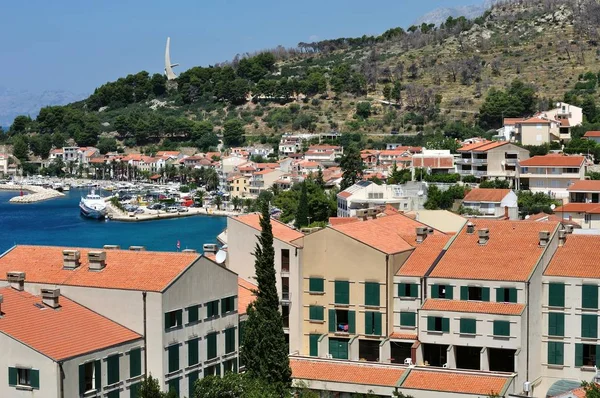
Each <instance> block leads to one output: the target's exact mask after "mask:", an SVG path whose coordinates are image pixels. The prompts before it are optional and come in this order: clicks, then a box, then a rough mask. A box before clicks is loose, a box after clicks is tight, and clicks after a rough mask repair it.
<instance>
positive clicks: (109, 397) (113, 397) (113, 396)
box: [106, 388, 120, 398]
mask: <svg viewBox="0 0 600 398" xmlns="http://www.w3.org/2000/svg"><path fill="white" fill-rule="evenodd" d="M119 397H120V391H119V389H118V388H117V389H115V390H112V391H110V392H109V393H108V394H106V398H119Z"/></svg>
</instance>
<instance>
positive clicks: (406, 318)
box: [400, 312, 417, 326]
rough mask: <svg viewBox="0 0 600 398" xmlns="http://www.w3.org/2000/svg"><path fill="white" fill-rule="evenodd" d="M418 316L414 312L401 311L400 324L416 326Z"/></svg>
mask: <svg viewBox="0 0 600 398" xmlns="http://www.w3.org/2000/svg"><path fill="white" fill-rule="evenodd" d="M416 316H417V314H415V313H414V312H401V313H400V326H416Z"/></svg>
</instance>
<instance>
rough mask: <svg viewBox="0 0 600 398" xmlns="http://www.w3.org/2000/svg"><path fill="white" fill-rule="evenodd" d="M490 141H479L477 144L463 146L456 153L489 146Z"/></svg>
mask: <svg viewBox="0 0 600 398" xmlns="http://www.w3.org/2000/svg"><path fill="white" fill-rule="evenodd" d="M491 142H492V141H488V140H483V141H479V142H474V143H472V144H467V145H463V146H462V147H460V148H458V149H457V151H458V152H470V151H472V150H474V149H476V148H479V147H482V146H485V145H487V144H490V143H491Z"/></svg>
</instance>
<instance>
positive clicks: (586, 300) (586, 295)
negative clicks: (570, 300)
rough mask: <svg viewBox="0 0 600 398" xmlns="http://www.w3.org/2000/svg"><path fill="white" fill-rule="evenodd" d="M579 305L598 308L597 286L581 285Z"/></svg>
mask: <svg viewBox="0 0 600 398" xmlns="http://www.w3.org/2000/svg"><path fill="white" fill-rule="evenodd" d="M581 307H582V308H586V309H594V310H596V309H598V286H597V285H583V286H581Z"/></svg>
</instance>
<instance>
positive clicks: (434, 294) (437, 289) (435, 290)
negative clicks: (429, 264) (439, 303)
mask: <svg viewBox="0 0 600 398" xmlns="http://www.w3.org/2000/svg"><path fill="white" fill-rule="evenodd" d="M439 293H440V287H439V286H438V285H431V298H439V297H440V295H439Z"/></svg>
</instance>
